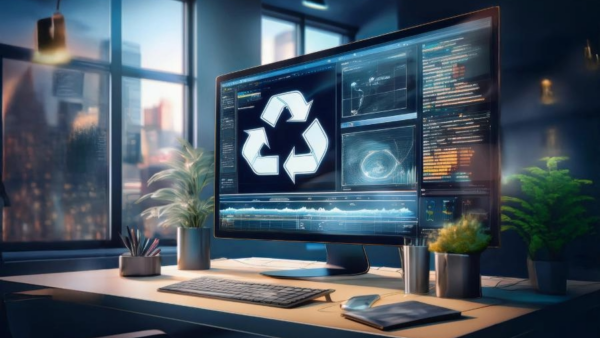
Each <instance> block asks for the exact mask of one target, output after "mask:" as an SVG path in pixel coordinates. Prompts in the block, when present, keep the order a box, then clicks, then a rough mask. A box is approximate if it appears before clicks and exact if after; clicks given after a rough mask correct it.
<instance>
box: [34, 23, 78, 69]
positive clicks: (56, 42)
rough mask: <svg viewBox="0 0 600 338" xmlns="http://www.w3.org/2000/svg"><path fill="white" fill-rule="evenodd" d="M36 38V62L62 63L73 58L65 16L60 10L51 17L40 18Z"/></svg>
mask: <svg viewBox="0 0 600 338" xmlns="http://www.w3.org/2000/svg"><path fill="white" fill-rule="evenodd" d="M36 40H37V41H36V47H37V50H36V51H35V54H34V57H33V61H34V62H38V63H47V64H60V63H66V62H69V60H70V59H71V56H70V55H69V51H68V50H67V28H66V25H65V17H64V16H63V15H62V14H60V13H59V12H56V13H54V14H53V15H52V16H51V17H49V18H44V19H41V20H38V22H37V29H36Z"/></svg>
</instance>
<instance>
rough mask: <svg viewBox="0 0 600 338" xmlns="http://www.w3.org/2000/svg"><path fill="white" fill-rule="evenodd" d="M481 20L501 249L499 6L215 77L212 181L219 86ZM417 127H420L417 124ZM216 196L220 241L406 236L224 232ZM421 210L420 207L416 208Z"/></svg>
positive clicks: (494, 223)
mask: <svg viewBox="0 0 600 338" xmlns="http://www.w3.org/2000/svg"><path fill="white" fill-rule="evenodd" d="M483 18H491V20H492V41H491V46H490V47H491V48H490V49H491V53H490V56H491V69H492V70H494V69H495V70H496V71H492V72H491V77H492V88H493V90H492V91H491V94H490V97H491V118H492V123H493V124H494V125H496V126H497V128H492V135H491V136H490V137H491V139H490V142H491V145H492V147H491V148H492V151H494V152H496V154H492V177H493V180H492V186H491V189H490V197H491V198H492V199H493V200H494V202H493V203H492V208H491V214H492V215H494V217H490V232H491V234H492V241H491V243H490V245H489V246H491V247H499V246H500V182H501V177H500V139H499V135H500V133H499V128H500V124H499V123H500V20H499V19H500V7H490V8H486V9H483V10H479V11H476V12H471V13H467V14H462V15H458V16H454V17H451V18H447V19H442V20H438V21H433V22H430V23H426V24H422V25H418V26H414V27H410V28H405V29H402V30H399V31H395V32H391V33H387V34H384V35H379V36H376V37H372V38H368V39H364V40H359V41H355V42H351V43H348V44H345V45H342V46H338V47H334V48H330V49H326V50H322V51H319V52H315V53H311V54H306V55H301V56H297V57H294V58H291V59H287V60H282V61H277V62H274V63H270V64H266V65H261V66H257V67H253V68H248V69H244V70H240V71H236V72H232V73H228V74H224V75H221V76H218V77H217V79H216V87H215V88H216V110H215V111H216V115H215V179H216V181H218V178H219V165H218V164H219V163H220V162H219V161H220V157H219V156H220V152H219V149H218V144H219V143H218V140H219V136H220V130H221V125H220V119H219V114H220V109H221V106H220V92H221V83H222V82H226V81H229V80H232V79H235V78H241V77H247V76H251V75H255V74H259V73H265V72H268V71H271V70H276V69H281V68H285V67H289V66H294V65H298V64H302V63H307V62H312V61H316V60H319V59H323V58H327V57H331V56H333V55H338V54H343V53H347V52H351V51H353V50H356V49H362V48H368V47H370V46H373V45H379V44H384V43H388V42H391V41H394V40H399V39H404V38H408V37H411V36H414V35H417V34H422V33H427V32H431V31H434V30H438V29H443V28H447V27H450V26H454V25H457V24H460V23H464V22H468V21H474V20H478V19H483ZM417 125H420V123H419V124H417ZM214 196H215V212H214V224H213V234H214V236H215V237H216V238H220V239H251V240H272V241H287V242H315V243H345V244H365V245H402V244H404V239H405V238H409V237H407V236H391V235H369V236H364V235H340V234H324V233H319V234H316V233H284V232H253V231H243V230H239V231H224V230H222V229H220V227H219V223H220V222H219V210H218V205H219V185H218V184H215V185H214ZM420 198H421V197H420V192H419V191H417V199H418V200H419V199H420ZM419 207H420V206H419Z"/></svg>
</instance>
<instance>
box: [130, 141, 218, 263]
mask: <svg viewBox="0 0 600 338" xmlns="http://www.w3.org/2000/svg"><path fill="white" fill-rule="evenodd" d="M179 143H180V144H181V150H177V149H173V150H172V153H171V154H172V157H171V159H169V160H168V161H167V162H165V164H166V165H167V166H168V169H165V170H163V171H160V172H158V173H156V174H155V175H153V176H152V177H150V179H149V180H148V185H151V184H153V183H154V182H158V181H164V180H168V181H170V182H171V183H172V184H171V187H168V188H161V189H158V190H156V191H154V192H152V193H149V194H146V195H144V196H142V197H141V198H140V199H139V200H138V201H137V203H140V202H142V201H144V200H147V199H152V200H156V201H160V202H163V203H166V204H164V205H160V206H155V207H151V208H148V209H146V210H144V211H143V212H142V216H143V217H146V218H151V217H157V218H158V219H159V221H160V222H159V225H161V226H177V227H178V228H177V266H178V267H179V269H181V270H206V269H210V237H211V233H210V228H208V227H206V226H205V222H206V219H207V218H208V217H209V215H210V214H211V213H212V212H213V210H214V196H211V197H210V198H208V199H201V198H200V194H201V193H202V191H203V190H204V188H205V187H206V186H208V185H209V184H211V183H212V182H213V180H214V176H215V175H214V155H213V153H212V152H208V151H205V150H203V149H201V148H197V149H195V148H194V147H192V146H191V145H190V144H189V143H188V142H187V141H185V140H183V139H179Z"/></svg>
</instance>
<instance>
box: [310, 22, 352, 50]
mask: <svg viewBox="0 0 600 338" xmlns="http://www.w3.org/2000/svg"><path fill="white" fill-rule="evenodd" d="M304 36H305V38H304V52H305V53H306V54H308V53H313V52H318V51H320V50H323V49H328V48H333V47H337V46H339V45H341V44H343V43H344V36H343V35H342V34H340V33H336V32H331V31H327V30H325V29H320V28H316V27H310V26H306V29H305V30H304Z"/></svg>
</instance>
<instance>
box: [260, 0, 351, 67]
mask: <svg viewBox="0 0 600 338" xmlns="http://www.w3.org/2000/svg"><path fill="white" fill-rule="evenodd" d="M263 13H264V14H263V16H262V42H261V43H262V46H261V62H262V64H263V65H264V64H267V63H272V62H276V61H281V60H285V59H289V58H292V57H294V56H298V55H303V54H307V53H313V52H317V51H320V50H323V49H327V48H332V47H336V46H339V45H341V44H344V43H347V42H350V41H351V40H352V38H353V36H354V33H355V32H356V29H355V28H352V27H345V26H341V25H338V24H335V23H331V22H325V21H324V20H321V19H317V18H312V17H307V16H306V15H303V14H300V13H295V12H289V11H282V10H280V9H275V8H272V7H270V6H266V7H265V10H264V11H263Z"/></svg>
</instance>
